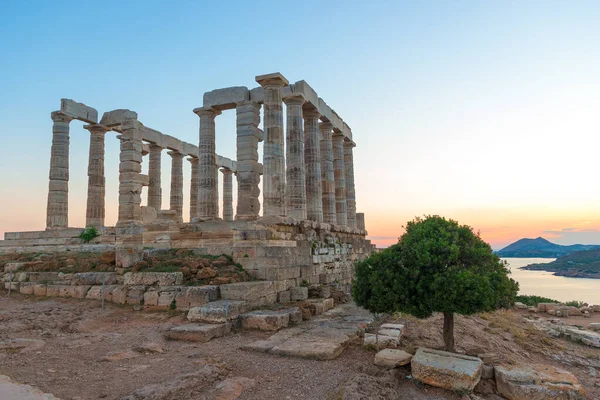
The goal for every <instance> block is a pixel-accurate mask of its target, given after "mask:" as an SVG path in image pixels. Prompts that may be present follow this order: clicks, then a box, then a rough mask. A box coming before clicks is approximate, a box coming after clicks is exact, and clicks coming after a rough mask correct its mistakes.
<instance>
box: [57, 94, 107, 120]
mask: <svg viewBox="0 0 600 400" xmlns="http://www.w3.org/2000/svg"><path fill="white" fill-rule="evenodd" d="M60 111H61V112H62V113H64V114H66V115H68V116H70V117H71V118H75V119H78V120H81V121H84V122H88V123H90V124H96V123H98V111H96V110H95V109H93V108H92V107H89V106H86V105H85V104H83V103H77V102H76V101H73V100H71V99H60Z"/></svg>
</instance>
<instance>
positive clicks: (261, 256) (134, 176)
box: [0, 73, 372, 286]
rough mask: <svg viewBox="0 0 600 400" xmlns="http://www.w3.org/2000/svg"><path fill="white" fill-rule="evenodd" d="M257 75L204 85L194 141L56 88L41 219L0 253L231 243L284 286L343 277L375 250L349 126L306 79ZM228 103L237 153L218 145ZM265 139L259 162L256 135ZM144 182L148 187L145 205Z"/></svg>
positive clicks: (259, 274)
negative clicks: (90, 231)
mask: <svg viewBox="0 0 600 400" xmlns="http://www.w3.org/2000/svg"><path fill="white" fill-rule="evenodd" d="M256 82H257V83H258V84H259V86H258V87H256V88H252V89H249V88H247V87H229V88H224V89H217V90H213V91H210V92H206V93H205V94H204V98H203V104H202V107H199V108H196V109H194V110H193V111H194V113H195V114H197V115H198V117H199V119H200V134H199V142H198V145H197V146H196V145H194V144H190V143H186V142H183V141H181V140H179V139H177V138H175V137H173V136H169V135H166V134H163V133H161V132H159V131H157V130H154V129H151V128H149V127H147V126H145V125H144V124H143V123H142V122H141V121H139V120H138V116H137V113H136V112H134V111H130V110H123V109H120V110H113V111H108V112H105V113H104V114H103V116H102V118H101V119H98V112H97V111H96V110H95V109H94V108H92V107H89V106H86V105H85V104H81V103H77V102H74V101H73V100H67V99H63V100H62V101H61V107H60V110H58V111H55V112H53V113H52V114H51V117H52V121H53V128H52V133H53V134H52V148H51V161H50V174H49V180H50V182H49V192H48V203H47V220H46V230H44V231H37V232H8V233H6V234H5V240H3V241H0V252H2V253H7V252H59V251H65V250H70V251H106V250H115V252H116V266H117V267H118V268H124V269H127V268H129V267H131V266H132V265H134V264H135V263H136V262H139V261H140V260H141V259H142V258H143V255H144V251H146V250H147V249H170V248H185V249H197V250H198V251H201V252H204V253H207V254H222V253H224V254H229V255H231V256H232V257H233V258H234V260H235V261H236V262H239V263H240V264H242V265H243V267H244V268H245V269H247V270H248V271H251V272H252V273H253V275H254V276H255V277H256V279H261V280H271V281H284V280H291V282H290V283H289V284H288V285H287V286H293V285H296V286H297V285H300V284H301V283H303V282H304V281H305V282H307V283H309V284H318V283H321V284H325V283H331V282H340V283H349V282H350V281H351V279H352V274H353V264H354V262H355V261H356V260H357V259H361V258H363V257H365V256H366V255H368V254H369V253H370V252H371V250H372V246H371V244H370V242H369V241H368V240H366V231H365V223H364V214H362V213H357V212H356V199H355V186H354V161H353V148H354V147H355V143H354V141H353V139H352V131H351V129H350V127H349V126H348V125H347V124H346V123H345V122H344V121H343V120H342V118H340V117H339V116H338V114H337V113H336V112H335V111H333V109H332V108H331V107H329V106H328V105H327V104H326V103H325V101H323V99H321V98H320V97H318V95H317V93H316V92H315V91H314V90H313V89H312V88H311V87H310V86H309V85H308V83H306V82H305V81H298V82H296V83H292V84H290V83H289V82H288V80H287V79H286V78H285V77H284V76H283V75H281V74H280V73H272V74H267V75H260V76H257V77H256ZM284 104H285V117H284V110H283V109H284V107H283V105H284ZM261 108H262V113H263V127H264V129H263V130H261V129H259V124H260V121H261ZM227 110H235V112H236V117H237V122H236V126H237V132H236V133H237V159H236V160H230V159H227V158H225V157H221V156H219V155H217V153H216V152H215V122H216V117H217V116H218V115H219V114H221V113H222V112H225V111H227ZM73 120H79V121H82V122H84V123H86V124H87V125H85V126H84V127H85V129H87V130H88V131H89V132H90V147H89V165H88V192H87V211H86V227H95V228H97V229H98V230H99V231H100V232H101V236H100V237H98V238H96V239H94V240H93V241H92V242H90V243H87V244H86V243H82V241H81V240H80V239H78V235H79V234H80V233H81V231H82V229H83V227H77V228H76V227H70V226H69V223H68V207H69V198H68V197H69V196H68V193H69V124H70V123H71V121H73ZM284 122H285V123H284ZM109 131H115V132H118V136H117V137H118V138H119V140H120V164H119V204H118V221H117V223H116V226H114V227H111V226H106V225H105V207H106V201H105V176H104V141H105V134H106V133H107V132H109ZM284 139H285V140H284ZM263 141H264V144H263V160H262V163H261V162H260V160H259V154H258V146H259V142H263ZM163 150H164V151H168V154H169V155H170V156H171V162H172V166H171V182H170V204H169V205H168V208H166V207H165V205H164V204H162V201H161V199H162V192H163V190H166V185H165V182H161V152H162V151H163ZM185 157H188V158H187V160H188V161H189V162H190V166H191V181H190V182H188V184H189V185H190V198H189V204H190V221H189V222H183V215H182V214H183V202H184V198H183V185H184V184H185V182H183V168H184V165H183V164H184V162H183V160H184V158H185ZM143 162H148V167H149V168H148V174H147V175H145V174H142V173H141V172H142V163H143ZM219 172H221V173H222V174H223V193H222V196H221V198H219V197H220V196H219V190H218V174H219ZM234 176H235V177H236V179H237V207H236V210H234V209H233V203H232V197H233V196H232V182H233V177H234ZM261 176H262V182H263V192H262V196H261V192H260V188H259V184H260V182H261ZM143 187H147V191H148V201H147V204H146V205H142V195H141V194H142V188H143ZM261 203H262V209H263V213H262V215H260V209H261ZM220 204H222V213H220V210H219V205H220ZM234 211H235V212H234ZM220 215H222V217H220Z"/></svg>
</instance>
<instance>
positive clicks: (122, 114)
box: [100, 109, 138, 126]
mask: <svg viewBox="0 0 600 400" xmlns="http://www.w3.org/2000/svg"><path fill="white" fill-rule="evenodd" d="M137 118H138V114H137V113H136V112H135V111H131V110H126V109H118V110H112V111H107V112H105V113H104V114H102V119H101V120H100V125H105V126H115V125H121V124H122V123H123V121H126V120H128V119H137Z"/></svg>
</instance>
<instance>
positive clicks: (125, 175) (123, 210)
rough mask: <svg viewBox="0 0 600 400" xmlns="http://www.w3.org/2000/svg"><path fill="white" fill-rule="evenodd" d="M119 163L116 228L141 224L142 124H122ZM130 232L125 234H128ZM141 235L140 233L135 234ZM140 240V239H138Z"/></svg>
mask: <svg viewBox="0 0 600 400" xmlns="http://www.w3.org/2000/svg"><path fill="white" fill-rule="evenodd" d="M122 130H123V133H122V135H121V153H120V156H119V158H120V160H121V162H120V163H119V220H118V222H117V226H118V227H124V226H131V225H134V226H141V224H142V207H141V205H142V195H141V194H142V185H143V182H144V179H143V177H142V174H141V172H142V147H143V145H142V124H141V123H140V122H139V121H136V120H127V121H125V122H124V123H123V124H122ZM130 233H131V232H130V230H128V231H127V234H130ZM136 233H139V234H141V232H137V231H136ZM140 240H141V238H140Z"/></svg>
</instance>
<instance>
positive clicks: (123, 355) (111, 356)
mask: <svg viewBox="0 0 600 400" xmlns="http://www.w3.org/2000/svg"><path fill="white" fill-rule="evenodd" d="M139 356H140V354H139V353H138V352H136V351H133V350H125V351H112V352H110V353H108V354H107V355H105V356H104V357H102V358H101V359H100V361H111V362H114V361H121V360H127V359H130V358H136V357H139Z"/></svg>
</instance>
